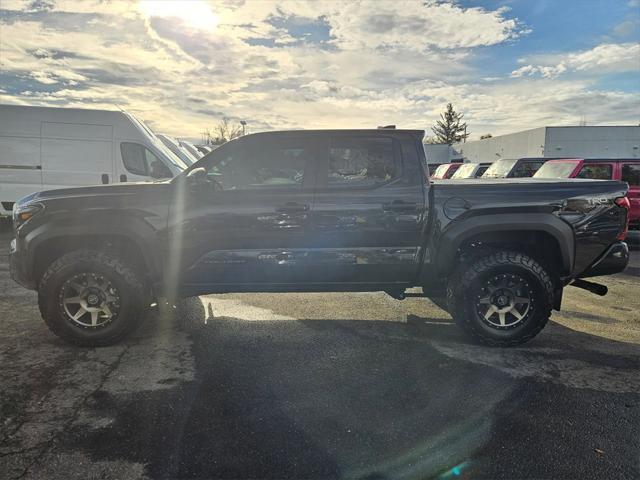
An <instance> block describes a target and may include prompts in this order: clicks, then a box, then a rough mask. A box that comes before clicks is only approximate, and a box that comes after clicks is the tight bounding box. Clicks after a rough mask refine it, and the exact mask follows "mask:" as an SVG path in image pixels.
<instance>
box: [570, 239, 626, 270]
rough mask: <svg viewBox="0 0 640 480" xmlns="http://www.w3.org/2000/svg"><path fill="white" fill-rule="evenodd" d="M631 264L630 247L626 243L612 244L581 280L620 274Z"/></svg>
mask: <svg viewBox="0 0 640 480" xmlns="http://www.w3.org/2000/svg"><path fill="white" fill-rule="evenodd" d="M628 263H629V247H628V246H627V244H626V243H625V242H616V243H614V244H612V245H611V246H610V247H609V248H608V249H607V250H606V251H605V252H604V253H603V254H602V255H600V257H599V258H598V259H597V260H596V261H595V262H593V263H592V264H591V266H590V267H589V268H587V269H586V270H585V271H584V272H583V273H582V274H580V275H579V276H578V277H579V278H586V277H597V276H600V275H612V274H614V273H620V272H622V271H623V270H624V269H625V268H627V264H628Z"/></svg>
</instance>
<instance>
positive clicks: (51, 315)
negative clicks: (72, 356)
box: [38, 250, 150, 347]
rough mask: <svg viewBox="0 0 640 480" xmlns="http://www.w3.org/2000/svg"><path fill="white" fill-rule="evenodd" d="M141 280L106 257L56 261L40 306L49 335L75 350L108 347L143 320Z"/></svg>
mask: <svg viewBox="0 0 640 480" xmlns="http://www.w3.org/2000/svg"><path fill="white" fill-rule="evenodd" d="M149 303H150V302H149V301H148V295H147V294H146V289H145V287H144V284H143V282H142V281H141V280H140V278H139V276H138V275H137V274H136V273H135V272H134V270H132V269H131V268H130V267H128V266H127V265H126V264H125V263H124V262H122V261H121V260H120V259H118V258H116V257H114V256H112V255H109V254H107V253H104V252H98V251H91V250H78V251H75V252H71V253H67V254H66V255H63V256H62V257H60V258H59V259H57V260H56V261H54V262H53V263H52V264H51V265H50V266H49V268H48V269H47V270H46V272H45V273H44V275H43V276H42V279H41V280H40V284H39V288H38V304H39V307H40V313H41V314H42V318H43V319H44V321H45V323H46V324H47V326H48V327H49V329H50V330H51V331H52V332H53V333H54V334H56V335H57V336H58V337H60V338H62V339H63V340H65V341H67V342H69V343H72V344H74V345H80V346H87V347H100V346H106V345H112V344H114V343H116V342H118V341H119V340H121V339H122V338H124V337H125V336H126V335H128V334H129V333H131V332H132V331H133V330H134V329H135V328H136V327H138V325H140V323H141V322H142V320H143V318H144V313H145V308H146V307H147V306H148V305H149Z"/></svg>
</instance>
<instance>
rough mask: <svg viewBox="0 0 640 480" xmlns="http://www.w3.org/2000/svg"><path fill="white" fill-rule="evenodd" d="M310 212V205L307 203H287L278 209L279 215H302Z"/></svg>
mask: <svg viewBox="0 0 640 480" xmlns="http://www.w3.org/2000/svg"><path fill="white" fill-rule="evenodd" d="M307 210H309V205H307V204H306V203H298V202H287V203H285V204H284V205H282V206H280V207H276V212H277V213H300V212H306V211H307Z"/></svg>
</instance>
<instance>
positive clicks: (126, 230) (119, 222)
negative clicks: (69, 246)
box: [25, 211, 163, 283]
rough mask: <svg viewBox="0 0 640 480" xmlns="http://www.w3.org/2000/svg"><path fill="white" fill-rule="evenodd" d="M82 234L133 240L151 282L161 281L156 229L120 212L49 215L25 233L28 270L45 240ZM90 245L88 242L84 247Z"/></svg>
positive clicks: (33, 265) (159, 246) (143, 221)
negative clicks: (47, 219)
mask: <svg viewBox="0 0 640 480" xmlns="http://www.w3.org/2000/svg"><path fill="white" fill-rule="evenodd" d="M85 236H108V237H120V238H123V239H126V240H128V241H131V242H133V243H134V244H135V245H136V246H137V247H138V249H139V250H140V252H141V253H142V256H143V260H144V264H145V265H146V267H147V269H148V274H149V276H150V278H151V281H152V282H154V283H157V282H160V281H161V279H162V275H163V266H162V263H161V261H160V259H161V258H163V255H162V250H161V245H160V241H159V239H158V234H157V232H156V231H155V229H154V228H153V227H152V226H151V225H150V224H149V223H147V222H146V221H145V220H144V218H143V217H140V216H135V215H134V216H125V215H122V212H120V213H119V214H118V212H96V211H93V212H91V214H89V213H81V214H79V215H78V217H76V218H73V219H70V218H69V217H66V216H65V218H59V219H55V218H52V219H51V221H48V222H46V223H44V224H42V225H39V226H38V227H37V228H35V229H34V230H33V231H31V232H29V233H28V234H27V235H26V236H25V250H27V251H29V252H31V254H30V255H29V256H28V258H29V265H27V269H28V271H30V272H34V271H35V267H36V265H35V262H36V255H35V253H36V252H37V251H38V249H39V248H41V247H42V246H43V245H45V243H47V242H49V241H51V240H56V239H61V238H69V239H73V238H74V237H85ZM87 247H88V248H91V246H90V245H88V246H87Z"/></svg>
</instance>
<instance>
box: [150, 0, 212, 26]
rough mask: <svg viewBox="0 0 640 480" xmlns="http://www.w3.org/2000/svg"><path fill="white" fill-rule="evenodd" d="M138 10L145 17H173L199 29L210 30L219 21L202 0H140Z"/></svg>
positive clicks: (209, 6)
mask: <svg viewBox="0 0 640 480" xmlns="http://www.w3.org/2000/svg"><path fill="white" fill-rule="evenodd" d="M140 10H141V11H142V13H143V14H144V15H146V16H147V17H162V18H175V19H178V20H180V21H181V22H183V23H185V24H186V25H188V26H189V27H192V28H196V29H199V30H212V29H214V28H215V27H216V26H217V25H218V22H219V21H220V18H219V17H218V15H216V14H215V13H213V11H212V10H211V5H210V4H209V3H208V2H206V1H204V0H140Z"/></svg>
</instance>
